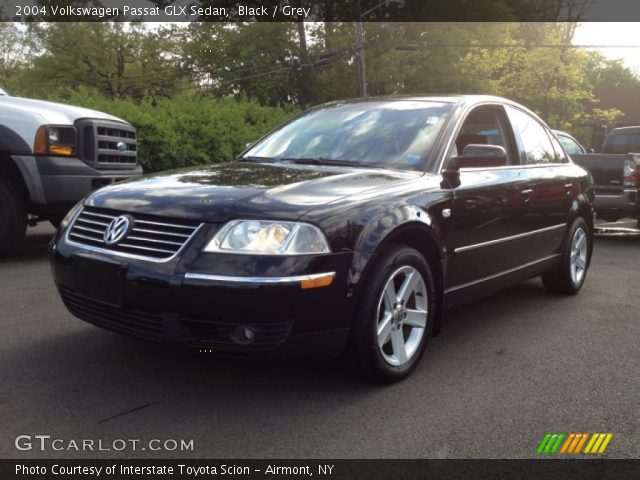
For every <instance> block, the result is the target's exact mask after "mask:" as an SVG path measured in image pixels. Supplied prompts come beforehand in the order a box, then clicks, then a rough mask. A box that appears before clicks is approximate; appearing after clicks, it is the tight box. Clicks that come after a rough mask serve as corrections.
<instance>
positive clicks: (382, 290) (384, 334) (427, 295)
mask: <svg viewBox="0 0 640 480" xmlns="http://www.w3.org/2000/svg"><path fill="white" fill-rule="evenodd" d="M434 302H435V291H434V283H433V278H432V276H431V270H430V268H429V264H428V263H427V262H426V261H425V259H424V257H423V256H422V255H420V253H419V252H418V251H416V250H414V249H413V248H408V247H403V246H392V247H390V248H389V249H388V250H386V251H385V252H384V253H383V254H381V256H380V258H379V259H378V260H377V262H376V264H375V265H374V267H373V270H372V271H371V272H370V273H369V279H368V280H367V281H366V283H365V285H364V286H363V289H362V297H361V299H360V301H359V303H358V310H357V312H356V316H355V319H354V325H353V331H352V337H351V345H350V349H351V351H350V353H351V357H352V361H354V362H355V364H356V366H357V367H358V369H359V371H360V372H361V373H363V374H364V375H365V376H366V377H368V378H369V379H371V380H374V381H377V382H383V383H391V382H395V381H398V380H401V379H403V378H405V377H406V376H408V375H409V374H410V373H411V372H412V371H413V369H414V368H415V367H416V365H417V364H418V362H419V361H420V358H421V357H422V354H423V353H424V350H425V348H426V346H427V341H428V339H429V337H430V336H431V331H432V330H433V324H434V313H435V304H434Z"/></svg>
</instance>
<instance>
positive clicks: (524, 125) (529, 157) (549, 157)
mask: <svg viewBox="0 0 640 480" xmlns="http://www.w3.org/2000/svg"><path fill="white" fill-rule="evenodd" d="M507 110H508V112H509V119H510V120H511V124H512V125H513V130H514V133H515V134H516V136H517V137H519V138H520V145H521V148H522V150H523V152H522V163H524V164H529V165H530V164H539V163H554V162H556V161H557V160H556V153H555V151H554V149H553V145H552V144H551V140H550V139H549V136H548V135H547V132H546V130H545V128H544V127H543V126H542V125H541V124H540V122H538V121H537V120H536V119H535V118H533V117H532V116H531V115H529V114H527V113H525V112H523V111H521V110H517V109H515V108H511V107H507Z"/></svg>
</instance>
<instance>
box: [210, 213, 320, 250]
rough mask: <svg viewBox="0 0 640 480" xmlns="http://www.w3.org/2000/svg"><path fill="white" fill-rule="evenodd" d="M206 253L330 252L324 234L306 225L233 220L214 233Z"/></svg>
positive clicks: (270, 221)
mask: <svg viewBox="0 0 640 480" xmlns="http://www.w3.org/2000/svg"><path fill="white" fill-rule="evenodd" d="M204 251H205V252H227V253H255V254H259V255H305V254H311V253H329V252H330V251H331V249H330V248H329V244H328V243H327V240H326V238H325V237H324V235H323V233H322V232H321V231H320V229H318V228H317V227H315V226H313V225H310V224H308V223H298V222H278V221H272V220H266V221H265V220H233V221H231V222H229V223H227V224H226V225H225V226H224V227H222V228H221V229H220V231H218V233H216V234H215V236H214V237H213V239H212V240H211V241H210V242H209V243H208V244H207V246H206V247H205V248H204Z"/></svg>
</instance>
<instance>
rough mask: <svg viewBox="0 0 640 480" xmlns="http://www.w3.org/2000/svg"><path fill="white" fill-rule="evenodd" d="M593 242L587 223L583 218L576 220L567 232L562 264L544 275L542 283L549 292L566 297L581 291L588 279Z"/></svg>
mask: <svg viewBox="0 0 640 480" xmlns="http://www.w3.org/2000/svg"><path fill="white" fill-rule="evenodd" d="M592 242H593V238H592V236H591V232H590V231H589V227H588V226H587V222H586V221H585V220H584V218H582V217H578V218H576V219H575V220H574V221H573V223H572V224H571V228H569V231H568V232H567V236H566V238H565V241H564V245H563V246H562V257H561V258H560V262H558V265H557V266H556V267H555V268H553V269H552V270H550V271H548V272H546V273H544V274H542V283H543V284H544V286H545V288H546V289H547V291H549V292H552V293H561V294H564V295H574V294H576V293H578V292H579V291H580V289H581V288H582V285H583V284H584V281H585V279H586V278H587V270H588V269H589V262H590V260H591V245H592Z"/></svg>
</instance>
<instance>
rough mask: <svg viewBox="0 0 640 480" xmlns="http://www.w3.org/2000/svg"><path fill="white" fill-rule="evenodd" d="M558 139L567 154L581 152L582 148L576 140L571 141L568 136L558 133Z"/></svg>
mask: <svg viewBox="0 0 640 480" xmlns="http://www.w3.org/2000/svg"><path fill="white" fill-rule="evenodd" d="M558 139H559V140H560V143H561V144H562V146H563V147H564V149H565V150H566V151H567V153H568V154H569V155H575V154H576V153H583V152H582V148H580V145H578V144H577V143H576V142H574V141H573V139H572V138H570V137H565V136H564V135H558Z"/></svg>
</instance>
